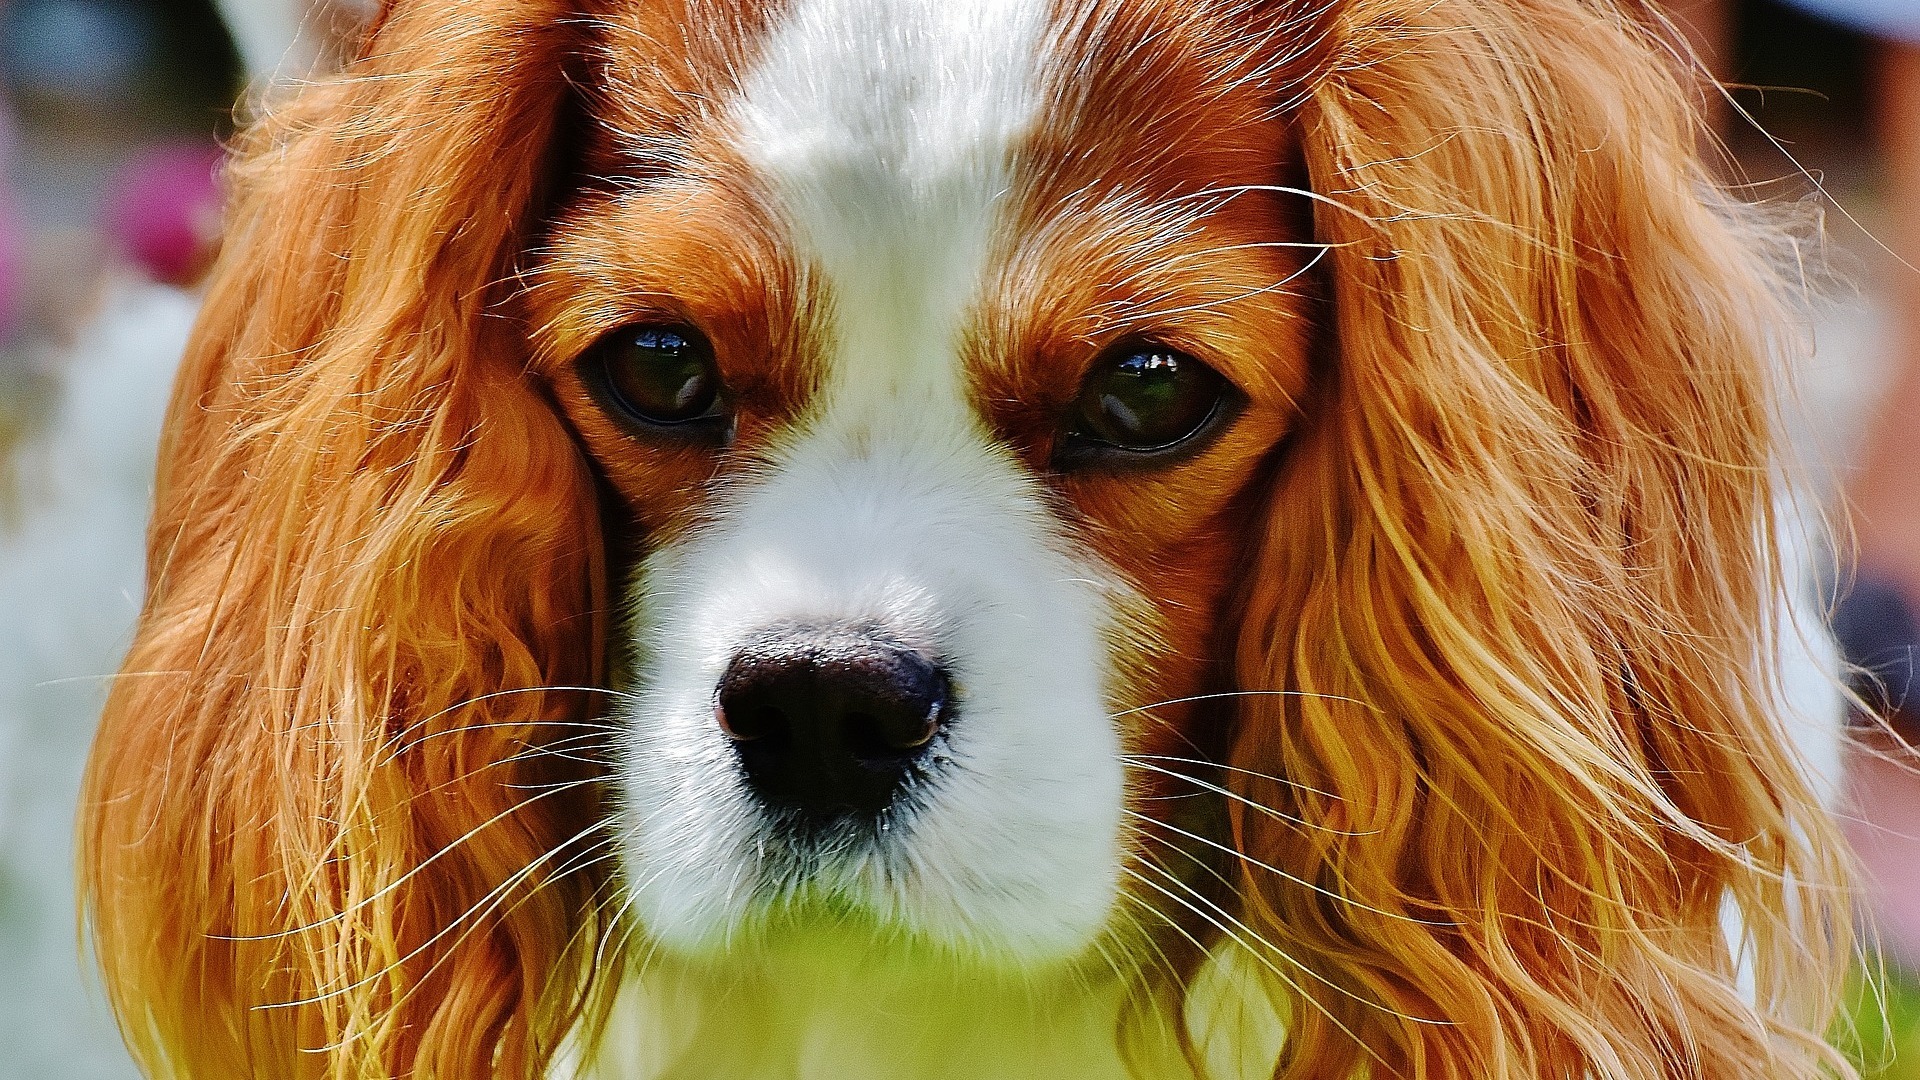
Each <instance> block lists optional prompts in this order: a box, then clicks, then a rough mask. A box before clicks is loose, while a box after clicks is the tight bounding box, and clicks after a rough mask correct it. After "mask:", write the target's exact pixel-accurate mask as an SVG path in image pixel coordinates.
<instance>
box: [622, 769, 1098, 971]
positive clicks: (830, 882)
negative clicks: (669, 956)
mask: <svg viewBox="0 0 1920 1080" xmlns="http://www.w3.org/2000/svg"><path fill="white" fill-rule="evenodd" d="M744 801H745V800H743V802H744ZM930 816H931V815H929V817H930ZM924 820H926V819H923V818H919V815H918V813H917V812H916V811H915V810H914V809H913V808H911V807H904V806H903V807H901V808H899V809H898V812H896V813H890V814H885V815H882V816H881V817H879V818H877V819H872V820H865V819H845V820H841V821H836V822H832V823H828V824H826V825H815V826H809V827H805V828H799V827H794V826H792V825H790V824H789V823H785V822H782V821H779V820H777V818H774V819H770V818H769V816H767V815H764V814H760V813H754V814H752V815H751V816H748V815H746V814H741V815H739V817H738V818H736V820H735V822H734V824H736V825H737V826H738V828H737V830H736V831H735V833H734V835H733V836H731V837H729V838H727V839H725V840H720V839H719V838H718V837H710V838H708V839H707V840H706V841H705V842H701V841H699V840H693V841H691V842H688V843H683V844H681V845H679V848H680V850H679V851H678V852H674V851H671V850H665V849H663V848H661V847H659V846H656V845H655V844H654V843H651V842H649V840H648V839H647V838H645V837H644V836H629V837H627V838H626V851H625V853H624V856H625V857H624V858H623V863H624V866H625V875H624V876H625V887H626V900H627V907H628V911H629V913H630V917H631V919H632V921H633V923H634V925H635V929H636V930H637V932H638V933H639V934H640V935H641V936H642V937H644V938H645V939H646V940H647V941H648V943H649V945H650V946H652V947H654V948H658V949H662V950H666V951H669V952H671V953H674V954H677V955H678V956H679V957H680V958H681V959H682V960H683V961H688V962H708V963H724V962H729V961H738V960H753V959H766V958H770V957H778V956H788V957H791V956H818V957H819V958H821V959H833V958H841V959H847V960H849V961H855V962H859V963H863V964H864V963H884V962H887V961H889V960H898V961H900V962H902V963H907V964H910V965H926V966H928V967H929V969H930V970H947V971H954V972H972V973H978V974H992V973H1020V972H1026V973H1031V972H1037V971H1044V970H1048V969H1053V968H1057V967H1062V966H1073V965H1076V964H1078V963H1080V962H1081V961H1083V960H1084V959H1085V958H1087V957H1088V956H1089V955H1094V954H1097V952H1098V949H1097V943H1098V942H1099V941H1100V940H1101V939H1102V938H1103V937H1105V936H1107V935H1110V934H1112V933H1113V932H1115V927H1114V925H1113V924H1114V923H1115V912H1116V910H1117V908H1118V897H1119V886H1118V880H1117V879H1118V874H1117V872H1113V871H1108V872H1105V873H1100V872H1094V873H1085V874H1081V875H1079V876H1078V877H1077V879H1076V880H1067V879H1065V877H1063V876H1059V875H1054V876H1053V878H1052V880H1043V879H1040V878H1038V877H1035V876H1033V875H1025V876H1022V875H1020V874H1019V873H1018V870H1017V869H1016V868H1010V867H1008V866H1005V865H1001V866H995V867H990V868H988V869H989V872H988V873H986V874H981V873H977V872H976V873H971V874H969V873H965V872H961V873H948V872H946V871H945V870H943V868H942V866H941V865H939V863H938V861H937V856H936V855H935V853H934V851H933V850H932V849H934V848H937V847H939V846H940V845H939V844H938V843H937V842H936V841H932V840H930V839H928V834H936V833H937V831H938V830H937V829H922V828H920V827H919V826H921V825H922V823H923V821H924ZM716 824H717V823H716ZM1009 861H1011V862H1017V860H1009ZM1056 869H1057V868H1056ZM1009 871H1012V872H1009Z"/></svg>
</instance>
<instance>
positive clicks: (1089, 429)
mask: <svg viewBox="0 0 1920 1080" xmlns="http://www.w3.org/2000/svg"><path fill="white" fill-rule="evenodd" d="M1237 400H1238V399H1237V395H1236V393H1235V391H1234V389H1233V387H1232V386H1231V385H1230V384H1229V383H1228V382H1227V380H1226V379H1225V378H1224V377H1223V376H1221V374H1220V373H1219V372H1217V371H1215V370H1213V369H1212V368H1210V367H1208V366H1207V365H1205V364H1203V363H1201V362H1200V361H1198V360H1195V359H1194V358H1193V357H1191V356H1188V355H1187V354H1186V353H1183V352H1180V351H1178V350H1176V349H1171V348H1168V347H1167V346H1165V345H1159V344H1154V343H1152V342H1146V343H1139V342H1136V343H1132V344H1128V345H1122V346H1120V347H1119V348H1116V349H1112V350H1110V351H1109V352H1108V353H1107V355H1106V356H1105V357H1103V358H1102V359H1101V360H1100V362H1099V363H1098V364H1096V365H1095V366H1094V369H1093V371H1091V372H1090V373H1088V375H1087V380H1086V382H1085V384H1084V385H1082V386H1081V388H1080V396H1079V398H1077V399H1075V401H1074V403H1073V411H1072V412H1071V414H1070V415H1069V416H1068V418H1067V430H1066V436H1065V438H1064V439H1063V440H1062V446H1061V458H1062V461H1061V464H1063V465H1068V466H1071V465H1075V464H1082V463H1087V462H1091V461H1098V460H1102V459H1105V460H1109V461H1116V462H1120V461H1125V460H1128V459H1132V460H1136V461H1138V460H1146V459H1150V458H1153V457H1156V456H1158V455H1161V454H1166V453H1171V452H1174V451H1177V450H1179V449H1180V448H1182V447H1183V446H1185V445H1186V444H1188V443H1189V442H1191V441H1192V440H1193V439H1194V437H1195V436H1198V435H1200V434H1202V433H1203V432H1207V431H1211V430H1213V429H1215V428H1216V427H1217V426H1218V423H1219V422H1221V421H1224V420H1225V419H1227V418H1228V417H1229V416H1230V415H1231V413H1232V411H1233V406H1234V405H1235V404H1236V403H1237Z"/></svg>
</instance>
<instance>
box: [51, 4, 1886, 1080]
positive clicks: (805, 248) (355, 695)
mask: <svg viewBox="0 0 1920 1080" xmlns="http://www.w3.org/2000/svg"><path fill="white" fill-rule="evenodd" d="M1669 40H1670V37H1669V36H1668V35H1667V34H1666V33H1665V32H1664V30H1663V28H1662V27H1661V25H1660V24H1659V22H1658V20H1657V17H1655V16H1654V15H1653V14H1652V13H1651V12H1648V11H1645V10H1640V9H1631V8H1626V7H1620V6H1616V5H1615V4H1614V3H1612V2H1611V0H1060V2H1058V3H1054V4H1033V3H1025V2H1021V0H790V2H787V3H782V4H768V5H760V4H743V3H735V2H731V0H591V2H587V0H581V2H569V0H471V2H468V3H463V4H459V5H445V4H429V3H424V2H414V0H394V2H391V3H388V4H386V5H384V6H383V8H382V9H381V10H380V11H379V12H378V13H376V14H374V15H373V16H372V17H371V19H370V21H369V23H368V24H367V26H366V28H365V30H364V38H363V40H362V41H361V42H360V44H359V45H358V46H357V49H355V50H354V52H355V54H356V59H354V60H353V61H352V62H351V63H350V64H349V65H348V66H347V69H346V71H345V73H344V74H343V75H342V76H341V77H339V78H336V79H325V80H321V81H318V82H316V83H314V84H313V85H311V86H309V87H307V88H306V89H305V90H303V91H302V92H301V93H300V94H298V95H297V96H295V97H294V98H292V99H291V100H289V101H287V102H286V103H284V104H283V105H281V106H280V107H278V108H277V109H275V110H274V111H273V112H272V113H271V114H270V115H269V116H268V117H267V118H266V119H264V120H263V121H261V122H260V123H258V124H256V125H255V126H254V127H253V128H252V130H251V132H250V134H248V135H246V136H245V137H244V139H243V145H242V146H241V148H240V151H239V154H238V156H237V159H236V161H235V163H234V164H233V166H232V169H231V179H232V181H233V184H234V188H235V191H236V195H235V201H234V205H233V207H232V210H231V217H230V221H229V224H228V228H227V233H226V239H225V245H224V248H223V251H222V254H221V257H220V261H219V263H218V265H217V267H216V269H215V270H214V273H213V280H212V282H211V284H210V286H209V289H208V294H207V299H206V302H205V307H204V310H203V312H202V314H201V317H200V320H199V323H198V325H197V327H196V329H195V332H194V335H193V338H192V342H191V345H190V346H189V349H188V353H187V356H186V360H185V364H184V368H183V371H182V374H181V376H180V381H179V383H178V386H177V389H176V392H175V397H174V401H173V405H172V408H171V411H170V414H169V417H168V421H167V428H166V435H165V437H164V440H163V443H162V446H161V466H160V475H159V481H158V486H157V494H156V499H157V508H156V512H155V516H154V519H153V523H152V526H151V529H150V533H149V565H148V575H149V581H148V589H147V595H146V599H145V606H144V609H143V612H142V615H141V618H140V622H139V626H138V631H137V635H136V639H135V643H134V646H133V649H132V651H131V653H130V655H129V656H128V659H127V661H126V666H125V669H124V671H123V673H122V676H121V678H120V679H119V680H118V681H117V682H116V685H115V688H114V690H113V693H112V696H111V699H110V701H109V703H108V706H107V709H106V713H105V716H104V719H103V721H102V727H101V731H100V735H99V737H98V741H97V743H96V746H95V750H94V753H93V756H92V760H91V762H90V765H89V771H88V776H87V781H86V789H85V793H84V797H83V805H82V823H81V854H80V860H81V866H82V873H83V877H84V886H83V887H84V892H85V898H86V906H87V913H88V917H89V922H90V926H91V930H92V939H93V941H94V943H95V946H96V948H97V951H98V954H99V957H100V960H101V963H102V965H103V968H104V971H105V974H106V978H107V983H108V989H109V996H110V999H111V1000H112V1002H113V1004H114V1006H115V1008H116V1010H117V1012H118V1014H119V1016H120V1017H121V1020H122V1024H123V1028H124V1030H125V1032H126V1034H127V1036H128V1039H129V1042H130V1045H131V1046H132V1048H133V1050H134V1053H135V1055H136V1057H137V1058H138V1059H139V1060H140V1061H141V1063H142V1065H143V1067H144V1068H145V1069H146V1070H147V1071H148V1072H149V1073H150V1074H151V1075H154V1076H178V1077H195V1078H201V1077H208V1078H217V1077H240V1076H255V1075H261V1074H268V1075H274V1076H313V1077H349V1076H352V1077H364V1076H394V1077H399V1076H442V1077H479V1076H506V1077H533V1076H582V1077H586V1076H604V1077H659V1078H668V1077H671V1078H675V1080H693V1078H704V1077H715V1078H718V1077H727V1078H740V1077H794V1078H808V1080H815V1078H821V1080H824V1078H828V1077H832V1078H836V1080H839V1078H864V1077H950V1078H968V1077H996V1078H1014V1077H1037V1076H1070V1077H1075V1078H1089V1080H1103V1078H1109V1077H1113V1078H1117V1077H1122V1076H1138V1077H1153V1078H1159V1077H1178V1078H1188V1077H1193V1078H1199V1077H1206V1078H1209V1080H1221V1078H1238V1077H1287V1078H1306V1077H1315V1078H1321V1077H1350V1076H1363V1075H1364V1076H1408V1077H1415V1076H1417V1077H1432V1078H1442V1077H1444V1078H1469V1077H1470V1078H1475V1080H1478V1078H1503V1080H1519V1078H1523V1077H1525V1078H1533V1077H1573V1076H1579V1077H1592V1078H1608V1080H1625V1078H1629V1077H1631V1078H1644V1077H1651V1076H1662V1077H1761V1076H1765V1077H1809V1078H1810V1077H1814V1076H1818V1075H1827V1072H1826V1070H1830V1069H1831V1070H1841V1071H1844V1070H1845V1068H1846V1066H1845V1065H1844V1064H1843V1063H1841V1062H1839V1061H1838V1060H1837V1059H1836V1058H1835V1057H1834V1056H1833V1054H1832V1053H1831V1052H1830V1051H1828V1050H1827V1049H1826V1048H1825V1046H1824V1044H1823V1041H1822V1037H1821V1036H1822V1034H1823V1032H1824V1030H1825V1028H1826V1025H1827V1023H1828V1021H1829V1019H1830V1017H1831V1015H1832V1009H1833V1002H1834V1001H1835V1000H1836V995H1837V982H1838V979H1839V973H1840V972H1841V970H1842V969H1843V968H1844V961H1845V959H1846V957H1847V955H1848V951H1849V949H1850V947H1851V946H1850V937H1849V934H1850V931H1849V927H1848V917H1847V912H1846V906H1845V905H1846V901H1845V897H1844V895H1843V892H1842V891H1841V889H1840V887H1839V886H1840V885H1841V884H1842V883H1843V882H1844V880H1845V874H1844V869H1845V867H1844V863H1845V859H1844V856H1843V854H1842V852H1841V846H1840V844H1839V841H1838V840H1837V839H1836V837H1835V832H1834V829H1833V827H1832V825H1831V823H1830V822H1829V821H1828V820H1827V819H1826V817H1825V815H1824V813H1823V811H1822V809H1821V801H1820V793H1819V791H1818V782H1817V781H1818V777H1817V775H1816V773H1817V770H1816V769H1815V768H1813V767H1812V766H1811V765H1810V763H1809V761H1808V754H1807V753H1806V752H1804V751H1802V750H1801V749H1798V748H1797V747H1796V738H1802V739H1803V741H1805V742H1806V744H1807V745H1809V746H1814V745H1818V744H1820V743H1821V741H1822V740H1823V739H1824V740H1826V742H1827V744H1829V745H1830V744H1831V737H1832V730H1831V726H1830V725H1825V722H1824V721H1822V720H1821V719H1820V717H1819V716H1814V717H1812V718H1811V719H1810V720H1809V719H1808V718H1806V717H1802V716H1798V715H1797V713H1798V711H1800V710H1798V709H1797V707H1796V706H1795V705H1794V704H1793V702H1794V701H1795V700H1796V699H1795V697H1794V694H1795V693H1796V691H1794V690H1793V688H1792V687H1789V686H1787V685H1785V684H1786V682H1787V681H1789V680H1790V679H1792V680H1797V682H1796V685H1804V684H1805V682H1806V678H1807V677H1811V678H1813V679H1814V681H1816V682H1817V681H1818V676H1819V667H1820V662H1819V660H1818V657H1819V655H1820V654H1821V652H1822V650H1823V649H1824V645H1822V644H1821V643H1820V642H1819V641H1817V640H1813V639H1814V638H1817V636H1818V635H1817V634H1813V633H1811V632H1809V631H1805V630H1803V629H1802V628H1801V626H1800V623H1799V621H1798V620H1797V618H1796V616H1795V611H1796V608H1795V606H1794V604H1795V601H1794V600H1793V596H1792V594H1793V590H1792V589H1790V588H1789V587H1788V578H1789V574H1788V573H1787V571H1786V570H1785V569H1783V565H1782V563H1783V559H1782V552H1783V550H1786V549H1788V548H1790V547H1791V544H1788V543H1785V542H1783V541H1782V540H1781V539H1779V538H1778V537H1777V536H1776V532H1777V526H1776V522H1775V519H1774V512H1773V507H1774V505H1775V504H1776V502H1777V501H1778V500H1779V498H1780V493H1781V491H1782V487H1781V482H1780V480H1779V478H1778V477H1779V472H1780V470H1779V468H1778V464H1779V462H1780V454H1781V450H1780V447H1779V445H1778V442H1779V440H1778V438H1777V434H1776V433H1777V430H1778V427H1779V425H1778V422H1777V420H1778V418H1777V416H1776V411H1777V410H1776V400H1775V399H1776V394H1775V391H1774V389H1773V383H1774V381H1775V380H1774V376H1773V374H1772V372H1773V371H1774V369H1775V368H1776V367H1777V366H1778V362H1779V358H1780V357H1781V355H1782V352H1783V350H1786V349H1789V348H1790V347H1791V343H1792V341H1793V320H1794V303H1795V296H1796V291H1797V290H1798V288H1799V285H1798V283H1797V282H1796V281H1795V280H1794V278H1793V277H1792V274H1791V273H1790V271H1787V270H1783V269H1782V268H1783V267H1787V266H1790V265H1791V259H1790V258H1788V257H1784V256H1783V252H1784V253H1786V255H1787V256H1790V255H1791V254H1792V250H1791V244H1792V241H1791V238H1790V234H1789V232H1788V231H1787V230H1785V229H1784V228H1783V227H1782V226H1781V225H1779V224H1778V223H1777V222H1775V221H1773V220H1772V219H1771V218H1770V217H1769V216H1768V215H1767V214H1766V213H1763V212H1762V211H1760V210H1757V209H1755V208H1752V207H1748V206H1745V205H1742V204H1740V203H1738V202H1737V201H1736V200H1734V199H1732V198H1731V197H1730V196H1728V195H1727V194H1725V193H1724V192H1723V191H1722V190H1721V189H1720V188H1719V187H1717V186H1716V185H1715V184H1714V182H1713V180H1712V178H1711V174H1710V170H1708V169H1707V168H1706V167H1705V166H1703V165H1702V163H1701V161H1700V159H1699V156H1698V154H1697V152H1696V144H1697V135H1698V121H1697V119H1696V117H1695V116H1694V114H1693V112H1692V110H1691V108H1690V107H1689V104H1688V101H1689V93H1690V91H1689V90H1688V88H1687V87H1688V85H1689V84H1688V83H1687V82H1686V80H1687V79H1688V78H1689V76H1688V75H1687V73H1686V68H1685V65H1684V64H1683V63H1682V62H1681V60H1680V59H1678V58H1677V57H1678V56H1679V55H1680V54H1678V53H1677V52H1676V51H1675V49H1674V48H1673V47H1671V46H1670V45H1669V44H1668V42H1669ZM1796 672H1798V673H1800V674H1794V673H1796ZM1807 672H1812V675H1811V676H1807V675H1806V673H1807ZM1803 696H1804V695H1803ZM1818 699H1819V694H1818V692H1815V693H1814V694H1813V695H1812V696H1811V697H1808V698H1807V700H1809V701H1817V700H1818ZM1808 708H1809V709H1811V710H1812V711H1813V712H1815V713H1818V712H1819V709H1818V707H1816V706H1808ZM1823 725H1825V726H1823ZM1809 733H1811V734H1809ZM1823 733H1824V734H1823Z"/></svg>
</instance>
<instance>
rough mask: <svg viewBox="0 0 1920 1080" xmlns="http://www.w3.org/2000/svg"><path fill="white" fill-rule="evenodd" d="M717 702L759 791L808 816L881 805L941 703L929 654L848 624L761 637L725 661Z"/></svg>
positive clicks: (943, 715) (933, 729) (936, 726)
mask: <svg viewBox="0 0 1920 1080" xmlns="http://www.w3.org/2000/svg"><path fill="white" fill-rule="evenodd" d="M716 703H717V710H716V711H717V713H718V716H719V719H720V726H721V727H722V728H723V729H724V730H725V731H726V733H727V735H728V736H729V737H730V738H732V739H733V746H734V749H735V751H736V752H738V753H739V755H740V763H741V765H742V766H743V767H744V768H745V770H746V774H747V779H748V780H749V781H750V782H751V783H752V784H753V787H754V790H756V791H757V792H758V793H759V795H760V797H761V799H763V800H764V801H766V802H767V803H768V804H769V805H772V806H778V807H783V808H788V809H791V810H793V811H796V812H797V813H799V815H800V816H801V817H803V818H806V819H809V820H811V821H816V822H818V821H826V820H830V819H833V818H838V817H845V816H849V815H873V814H877V813H879V812H880V811H881V810H883V809H885V808H886V807H887V806H888V805H889V804H890V803H891V802H892V801H893V798H894V795H895V793H896V792H897V791H898V790H899V788H900V785H901V782H902V781H903V780H904V779H905V778H906V776H907V775H908V773H909V772H910V771H911V770H912V769H913V767H914V765H915V763H916V762H917V761H918V760H919V759H920V758H921V756H922V755H923V753H924V752H925V751H926V749H927V746H928V744H929V743H931V742H932V741H933V739H934V736H936V735H938V734H939V733H940V728H941V726H942V725H943V724H944V723H945V722H946V720H947V713H948V712H949V710H950V705H949V701H948V690H947V678H946V675H945V674H944V673H943V672H942V671H941V670H940V667H939V666H938V665H937V664H935V663H934V662H933V661H932V660H930V659H928V658H927V657H926V656H925V655H924V654H922V653H920V652H919V651H917V650H914V649H911V648H908V647H906V646H904V645H901V644H899V643H897V642H894V641H890V640H888V639H886V638H885V637H883V636H880V635H878V634H876V633H874V632H873V631H870V630H866V629H861V628H845V627H829V628H820V627H791V628H785V629H781V630H778V631H774V632H771V633H768V634H766V635H763V636H762V637H760V638H759V639H758V640H756V641H754V642H752V643H750V644H749V645H747V646H746V647H745V648H743V649H741V650H740V651H739V652H738V653H736V654H735V655H734V658H733V662H732V663H730V664H728V665H727V671H726V674H725V675H723V676H721V679H720V689H719V693H718V695H717V697H716Z"/></svg>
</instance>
